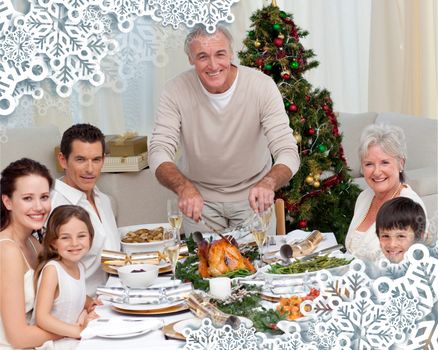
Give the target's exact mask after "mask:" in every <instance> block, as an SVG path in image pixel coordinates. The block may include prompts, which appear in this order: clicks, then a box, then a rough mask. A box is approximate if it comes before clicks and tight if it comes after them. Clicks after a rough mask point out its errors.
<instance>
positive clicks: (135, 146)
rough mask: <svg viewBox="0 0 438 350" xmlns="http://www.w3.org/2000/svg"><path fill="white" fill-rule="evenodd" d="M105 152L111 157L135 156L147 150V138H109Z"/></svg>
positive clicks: (122, 136)
mask: <svg viewBox="0 0 438 350" xmlns="http://www.w3.org/2000/svg"><path fill="white" fill-rule="evenodd" d="M107 145H108V148H107V150H106V151H107V152H108V153H109V154H110V156H111V157H131V156H137V155H139V154H141V153H144V152H147V150H148V138H147V136H131V137H126V136H124V135H121V136H113V135H112V136H110V137H107Z"/></svg>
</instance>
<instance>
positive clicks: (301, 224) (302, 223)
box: [298, 220, 307, 228]
mask: <svg viewBox="0 0 438 350" xmlns="http://www.w3.org/2000/svg"><path fill="white" fill-rule="evenodd" d="M298 227H299V228H306V227H307V220H300V221H298Z"/></svg>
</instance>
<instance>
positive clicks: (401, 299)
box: [385, 293, 422, 331]
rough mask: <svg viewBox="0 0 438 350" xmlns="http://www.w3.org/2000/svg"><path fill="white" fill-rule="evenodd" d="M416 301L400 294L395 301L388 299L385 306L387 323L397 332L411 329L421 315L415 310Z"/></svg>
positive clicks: (404, 294)
mask: <svg viewBox="0 0 438 350" xmlns="http://www.w3.org/2000/svg"><path fill="white" fill-rule="evenodd" d="M417 304H418V300H417V299H415V298H409V297H407V296H406V293H402V294H401V295H400V296H398V297H397V298H395V299H390V300H388V302H387V303H386V304H385V313H386V316H387V317H388V321H389V323H390V324H391V325H392V326H393V327H394V328H395V329H396V330H398V331H405V330H406V328H409V329H410V328H411V327H412V326H413V325H414V324H415V321H416V320H417V319H418V318H420V317H421V315H422V313H421V312H420V311H418V310H417V306H416V305H417Z"/></svg>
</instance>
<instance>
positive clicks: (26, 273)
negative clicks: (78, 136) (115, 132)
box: [0, 158, 59, 349]
mask: <svg viewBox="0 0 438 350" xmlns="http://www.w3.org/2000/svg"><path fill="white" fill-rule="evenodd" d="M52 182H53V180H52V178H51V176H50V174H49V171H48V170H47V168H46V167H45V166H44V165H41V164H40V163H38V162H35V161H33V160H31V159H27V158H23V159H20V160H17V161H16V162H13V163H11V164H9V165H8V166H7V167H6V168H5V169H4V170H3V171H2V173H1V180H0V188H1V195H2V198H1V213H0V214H1V227H0V348H1V349H12V348H14V349H18V348H19V349H22V348H34V347H36V346H39V345H41V344H42V343H44V342H45V341H47V340H50V339H56V338H59V336H56V335H54V334H51V333H49V332H46V331H44V330H42V329H41V328H39V327H37V326H34V325H31V324H30V323H29V319H30V316H31V311H32V309H33V306H34V301H35V292H34V287H33V271H34V269H35V267H36V265H37V256H38V253H39V251H40V250H41V246H40V244H39V242H38V241H37V240H36V239H35V238H34V237H33V236H32V233H33V232H35V231H38V230H40V229H41V228H42V227H43V224H44V222H45V220H46V218H47V215H48V214H49V213H50V207H51V206H50V187H51V186H52Z"/></svg>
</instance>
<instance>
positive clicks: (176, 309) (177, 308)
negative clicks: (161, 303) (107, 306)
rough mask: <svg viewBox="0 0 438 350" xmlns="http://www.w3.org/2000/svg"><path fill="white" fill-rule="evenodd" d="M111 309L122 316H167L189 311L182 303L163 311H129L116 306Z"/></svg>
mask: <svg viewBox="0 0 438 350" xmlns="http://www.w3.org/2000/svg"><path fill="white" fill-rule="evenodd" d="M111 309H112V310H114V311H116V312H119V313H121V314H127V315H167V314H173V313H177V312H181V311H186V310H188V309H189V307H188V306H187V304H186V303H180V304H177V305H173V306H169V307H165V308H162V309H155V310H127V309H123V308H119V307H116V306H114V305H113V306H111Z"/></svg>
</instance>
